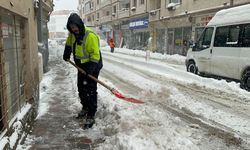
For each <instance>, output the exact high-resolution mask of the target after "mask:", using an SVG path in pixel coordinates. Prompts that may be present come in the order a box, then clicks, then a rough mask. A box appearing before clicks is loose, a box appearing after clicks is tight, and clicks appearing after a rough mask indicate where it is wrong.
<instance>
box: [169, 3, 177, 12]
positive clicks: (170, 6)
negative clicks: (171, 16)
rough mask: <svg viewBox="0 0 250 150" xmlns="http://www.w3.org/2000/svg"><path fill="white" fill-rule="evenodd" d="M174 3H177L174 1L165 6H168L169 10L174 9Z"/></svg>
mask: <svg viewBox="0 0 250 150" xmlns="http://www.w3.org/2000/svg"><path fill="white" fill-rule="evenodd" d="M176 5H178V4H176V3H169V4H168V6H167V8H168V10H169V11H170V10H175V9H176Z"/></svg>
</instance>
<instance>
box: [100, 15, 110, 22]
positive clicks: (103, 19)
mask: <svg viewBox="0 0 250 150" xmlns="http://www.w3.org/2000/svg"><path fill="white" fill-rule="evenodd" d="M108 21H111V16H104V17H101V18H100V19H99V22H100V23H104V22H108Z"/></svg>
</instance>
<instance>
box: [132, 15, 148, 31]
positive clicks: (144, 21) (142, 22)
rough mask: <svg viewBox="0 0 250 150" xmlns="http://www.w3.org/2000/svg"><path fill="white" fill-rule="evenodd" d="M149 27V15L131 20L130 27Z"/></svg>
mask: <svg viewBox="0 0 250 150" xmlns="http://www.w3.org/2000/svg"><path fill="white" fill-rule="evenodd" d="M141 28H148V17H145V18H138V19H135V20H131V21H130V22H129V29H141Z"/></svg>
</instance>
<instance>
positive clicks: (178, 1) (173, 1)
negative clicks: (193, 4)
mask: <svg viewBox="0 0 250 150" xmlns="http://www.w3.org/2000/svg"><path fill="white" fill-rule="evenodd" d="M166 1H167V0H166ZM169 3H175V4H181V0H169Z"/></svg>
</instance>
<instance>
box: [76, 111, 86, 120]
mask: <svg viewBox="0 0 250 150" xmlns="http://www.w3.org/2000/svg"><path fill="white" fill-rule="evenodd" d="M87 114H88V111H87V110H85V109H82V110H81V111H80V112H79V113H78V115H77V117H76V119H83V118H85V117H86V116H87Z"/></svg>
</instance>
